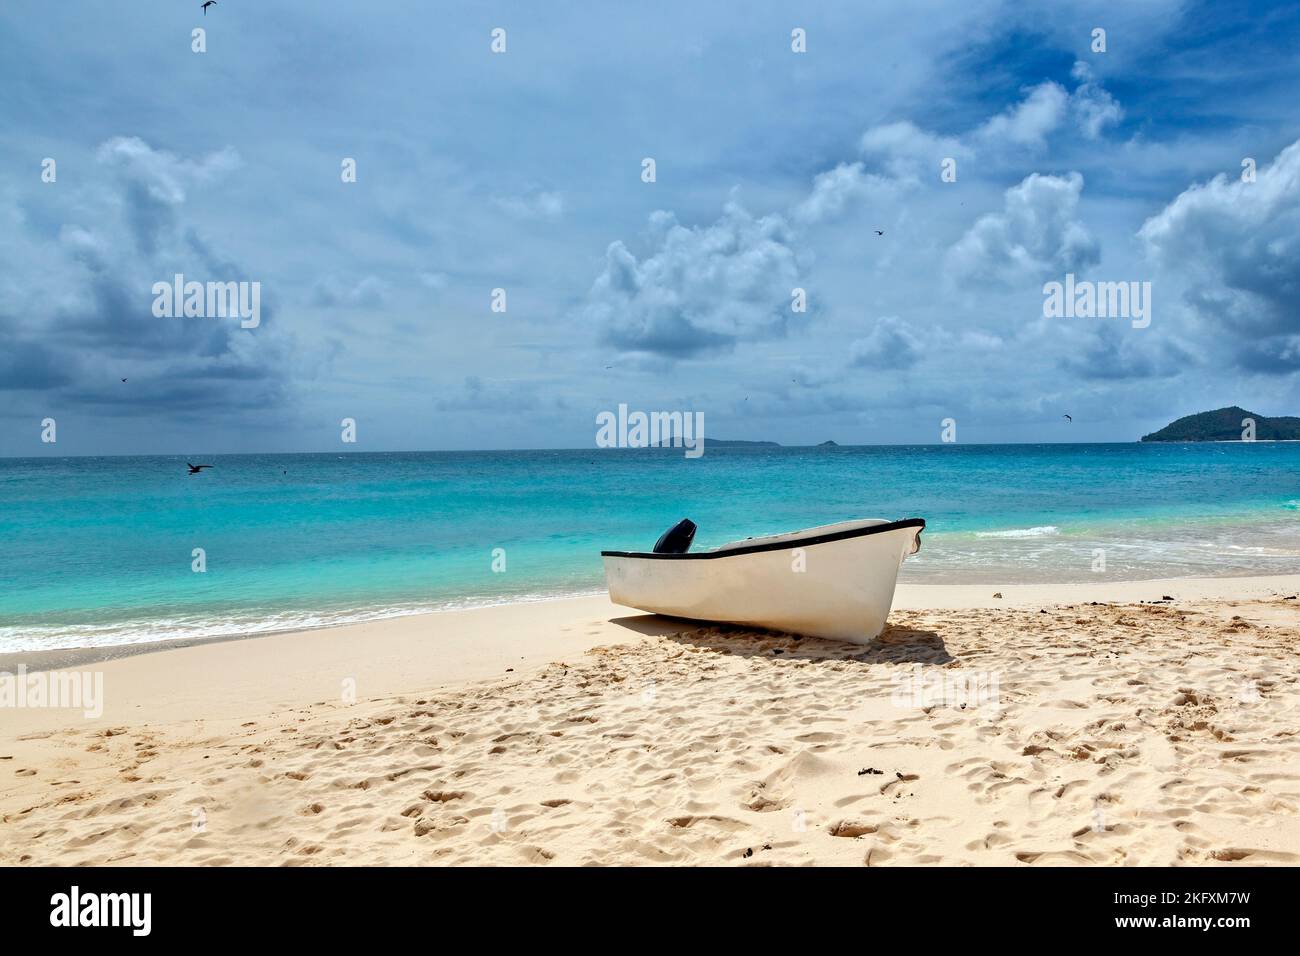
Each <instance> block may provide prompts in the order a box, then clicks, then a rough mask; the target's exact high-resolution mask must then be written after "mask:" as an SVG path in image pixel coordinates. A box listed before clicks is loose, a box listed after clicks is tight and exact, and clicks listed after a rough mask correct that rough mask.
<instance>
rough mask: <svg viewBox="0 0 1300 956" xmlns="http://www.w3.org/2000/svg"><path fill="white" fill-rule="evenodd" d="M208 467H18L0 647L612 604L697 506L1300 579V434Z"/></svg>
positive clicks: (1073, 555)
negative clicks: (895, 525)
mask: <svg viewBox="0 0 1300 956" xmlns="http://www.w3.org/2000/svg"><path fill="white" fill-rule="evenodd" d="M203 460H204V461H210V462H211V463H212V464H213V465H214V466H215V467H214V468H213V469H212V470H211V471H205V472H203V473H202V474H201V475H197V476H192V477H191V476H189V475H187V474H186V471H187V469H186V468H185V465H184V459H182V458H178V457H170V456H159V457H109V458H28V459H14V458H10V459H0V652H2V651H17V650H32V649H44V648H57V647H71V646H86V645H108V644H127V643H136V642H142V641H156V640H166V639H171V638H182V637H205V636H220V635H233V634H251V633H259V632H267V631H276V630H285V629H300V628H308V627H316V626H324V625H329V624H336V623H342V622H347V621H357V620H366V619H374V618H381V617H387V616H393V615H400V614H409V613H414V612H418V611H425V610H434V609H441V608H452V607H467V606H474V605H484V604H494V603H502V602H508V601H524V600H541V599H545V598H549V597H556V596H562V595H572V594H591V593H599V592H600V591H602V590H603V573H602V567H601V560H600V550H601V549H602V548H613V549H633V550H648V549H649V548H650V547H651V546H652V545H653V544H654V541H655V539H656V538H657V537H658V535H659V534H660V533H661V532H662V531H663V530H664V529H665V528H667V527H668V526H669V525H671V524H673V523H674V522H676V521H677V520H678V519H680V518H682V517H689V518H691V519H693V520H694V521H695V522H696V523H697V524H698V525H699V532H698V534H697V535H696V545H695V546H696V547H697V548H708V547H712V546H714V545H718V544H721V543H723V542H725V541H729V540H733V539H736V538H743V537H747V536H751V535H761V534H768V533H774V532H780V531H790V530H794V529H798V528H803V527H810V526H813V525H819V524H827V523H830V522H834V521H841V520H845V519H849V518H858V517H880V518H887V519H896V518H905V517H914V516H917V517H923V518H925V519H926V521H927V522H928V527H927V530H926V532H925V534H924V536H923V548H922V551H921V553H920V554H919V555H917V556H916V557H914V558H909V559H908V561H907V563H906V564H905V566H904V570H903V577H904V579H906V580H910V581H916V582H936V583H939V582H987V583H996V584H1012V583H1025V582H1035V581H1089V580H1115V579H1149V578H1162V577H1179V576H1195V575H1224V574H1243V575H1244V574H1274V573H1288V572H1300V444H1290V443H1268V442H1255V443H1249V444H1244V443H1225V444H1178V445H1150V444H1148V445H1143V444H1138V443H1132V444H1113V445H1082V444H1080V445H1061V444H1055V445H920V446H866V447H835V448H784V447H782V448H778V447H770V448H769V447H757V448H710V449H708V451H707V452H706V453H705V454H704V456H703V457H701V458H698V459H686V458H685V457H684V456H683V454H682V452H681V450H680V449H627V450H604V449H602V450H575V451H506V452H428V453H386V454H365V453H350V454H313V455H227V456H217V457H215V458H205V459H203ZM196 548H201V549H203V553H204V557H205V561H206V570H205V571H204V572H202V573H198V572H195V571H194V570H193V567H192V565H193V562H194V560H195V558H194V557H193V555H194V549H196ZM497 549H500V550H497ZM1098 549H1100V550H1101V551H1103V552H1104V555H1105V570H1104V571H1096V570H1093V569H1094V566H1095V565H1096V563H1097V558H1096V552H1097V550H1098ZM494 565H495V569H494Z"/></svg>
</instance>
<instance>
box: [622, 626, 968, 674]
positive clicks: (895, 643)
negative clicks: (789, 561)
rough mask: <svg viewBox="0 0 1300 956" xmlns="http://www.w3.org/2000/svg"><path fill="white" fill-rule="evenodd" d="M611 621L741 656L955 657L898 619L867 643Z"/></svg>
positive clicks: (887, 660)
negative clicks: (898, 621)
mask: <svg viewBox="0 0 1300 956" xmlns="http://www.w3.org/2000/svg"><path fill="white" fill-rule="evenodd" d="M611 623H613V624H617V625H619V626H620V627H626V628H628V629H629V630H633V631H636V632H637V633H639V634H645V635H647V636H653V637H663V638H667V639H668V640H670V641H676V642H677V643H679V644H689V645H691V646H692V647H697V648H702V649H708V650H713V651H721V652H722V653H725V654H734V655H736V656H737V657H769V658H775V657H780V658H784V659H786V660H811V661H858V662H860V663H863V664H947V663H949V662H950V661H953V660H955V658H954V657H953V656H952V655H951V654H949V653H948V648H947V647H946V646H945V644H944V642H943V638H942V637H940V636H939V635H938V634H937V633H936V632H934V631H927V630H922V629H919V628H914V627H907V626H905V625H900V624H887V625H885V630H884V631H883V632H882V633H881V635H880V636H879V637H878V638H876V639H875V640H874V641H872V642H871V643H870V644H867V645H865V646H864V645H862V644H849V643H848V642H846V641H828V640H825V639H823V638H820V637H800V636H798V635H797V634H785V633H781V632H778V631H767V630H763V629H762V628H754V627H741V626H740V625H736V624H701V623H700V622H698V621H687V620H683V619H680V618H673V617H665V616H664V615H662V614H639V615H630V616H628V617H619V618H614V619H613V620H612V621H611Z"/></svg>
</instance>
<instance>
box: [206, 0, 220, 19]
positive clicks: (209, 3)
mask: <svg viewBox="0 0 1300 956" xmlns="http://www.w3.org/2000/svg"><path fill="white" fill-rule="evenodd" d="M216 5H217V0H205V2H204V4H203V15H204V16H205V17H206V16H207V15H208V7H215V6H216Z"/></svg>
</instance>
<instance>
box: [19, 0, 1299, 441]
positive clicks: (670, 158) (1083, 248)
mask: <svg viewBox="0 0 1300 956" xmlns="http://www.w3.org/2000/svg"><path fill="white" fill-rule="evenodd" d="M723 7H729V8H731V10H732V11H733V12H730V13H727V12H723V10H722V9H721V8H723ZM1048 10H1050V11H1051V12H1050V13H1049V12H1047V11H1048ZM195 27H204V28H206V31H207V34H206V47H207V50H206V52H204V53H196V52H193V50H192V42H193V41H192V36H191V31H192V30H193V29H194V28H195ZM494 28H501V29H503V30H504V31H505V44H506V50H505V52H504V53H499V54H498V53H493V51H492V49H491V44H492V35H491V34H492V31H493V30H494ZM796 28H799V29H802V30H803V31H805V33H806V52H802V53H797V52H794V51H793V50H792V49H791V47H792V39H791V31H792V30H795V29H796ZM1096 28H1102V29H1104V30H1105V45H1106V49H1105V52H1094V50H1093V46H1094V33H1093V31H1094V30H1095V29H1096ZM1297 39H1300V8H1296V7H1295V6H1294V5H1291V6H1289V7H1288V6H1287V5H1283V4H1277V5H1272V4H1266V3H1252V4H1224V3H1212V4H1197V3H1183V2H1175V0H1149V2H1144V3H1140V4H1138V3H1133V2H1131V0H1123V2H1089V3H1074V2H1068V0H1054V2H1052V3H1051V4H1025V3H1017V2H1008V3H1002V2H985V0H961V2H951V0H950V2H945V3H931V2H924V0H911V2H908V3H906V4H878V3H872V4H865V3H838V2H822V3H817V4H796V3H789V2H786V3H776V2H746V3H743V4H742V3H738V2H736V3H727V4H698V3H680V4H679V3H666V4H640V5H638V4H624V3H619V4H613V3H608V2H594V0H593V2H563V0H559V2H555V3H549V4H538V3H535V2H512V3H475V4H464V3H448V2H433V3H430V2H427V0H425V2H418V3H416V2H398V0H393V2H382V0H381V2H375V3H367V4H349V5H346V7H345V5H343V4H322V3H319V2H306V0H287V2H278V3H275V4H265V3H255V2H252V0H219V2H218V5H217V6H215V7H213V8H210V9H209V11H208V14H207V15H206V16H204V15H203V14H202V12H201V11H200V9H199V4H198V2H197V0H194V2H188V0H186V2H181V0H167V2H161V0H136V2H132V3H129V4H104V3H90V2H79V0H78V2H65V3H58V4H49V3H44V2H35V0H9V2H7V3H5V4H4V5H3V6H2V7H0V89H3V90H4V94H3V96H2V97H0V454H4V455H29V454H50V453H55V454H140V453H153V452H158V453H180V454H202V453H205V452H206V453H209V454H215V453H220V452H235V451H318V450H336V449H340V448H341V447H343V446H341V445H340V426H339V423H340V420H341V419H343V418H345V417H350V418H354V419H355V420H356V422H357V434H358V442H357V445H355V446H347V447H349V448H353V447H355V448H356V449H357V450H390V449H440V448H529V447H589V446H591V445H592V443H593V441H594V436H595V432H596V426H595V416H596V415H597V414H598V413H599V412H600V411H602V410H606V409H614V408H616V407H617V406H618V404H619V403H621V402H625V403H627V404H628V405H629V406H630V407H631V408H633V409H644V410H647V411H653V410H676V409H680V410H692V411H702V412H703V413H704V415H705V425H706V434H707V435H710V436H712V437H717V438H746V439H772V440H776V441H780V442H783V443H789V444H801V443H804V444H807V443H816V442H820V441H822V440H825V439H828V438H829V439H834V440H836V441H838V442H840V443H842V444H848V443H855V444H856V443H898V442H934V441H938V440H939V431H940V421H941V419H944V418H953V419H955V420H956V422H957V428H958V438H959V440H961V441H985V442H989V441H1063V440H1075V441H1128V440H1132V439H1135V438H1137V437H1138V436H1140V435H1141V434H1143V433H1144V432H1147V431H1151V430H1154V429H1155V428H1157V427H1159V426H1161V425H1163V424H1165V423H1167V422H1168V421H1170V420H1171V419H1173V418H1176V417H1178V416H1181V415H1184V414H1188V413H1191V412H1194V411H1201V410H1205V409H1209V408H1214V407H1219V406H1222V405H1228V404H1240V405H1244V406H1246V407H1247V408H1250V409H1252V410H1255V411H1258V412H1260V413H1263V414H1300V381H1298V379H1297V373H1298V372H1300V142H1298V141H1300V106H1298V105H1297V98H1296V90H1297V89H1300V59H1298V58H1297V57H1296V56H1295V55H1294V54H1295V47H1296V42H1297ZM47 158H48V159H53V160H55V164H56V165H55V174H56V178H55V181H54V182H45V181H43V178H42V172H43V168H44V166H43V161H44V160H46V159H47ZM345 158H352V159H355V161H356V170H357V177H356V178H357V181H356V182H355V183H345V182H343V181H342V177H341V164H342V162H343V160H344V159H345ZM646 158H652V159H653V160H654V162H655V181H654V182H645V181H643V160H645V159H646ZM1247 158H1249V159H1252V160H1253V161H1254V164H1255V167H1256V169H1257V173H1256V176H1255V180H1254V182H1245V181H1243V178H1242V173H1243V166H1242V163H1243V160H1245V159H1247ZM945 160H953V161H955V170H956V180H955V181H954V182H945V181H943V178H942V177H941V171H942V164H943V163H944V161H945ZM47 178H48V177H47ZM876 230H881V231H883V233H884V234H883V235H877V233H876ZM178 272H179V273H182V274H184V275H185V277H186V278H187V279H193V280H198V281H223V282H224V281H246V282H254V281H255V282H259V283H260V284H261V290H262V292H261V295H262V314H261V319H262V321H261V324H260V326H258V327H257V328H256V329H242V328H240V324H239V322H238V320H233V319H221V318H195V317H191V318H184V317H182V318H165V317H164V318H158V317H155V316H154V314H153V310H152V306H153V299H154V296H153V292H152V287H153V284H154V283H155V282H158V281H169V280H170V279H171V277H172V276H173V275H174V274H175V273H178ZM1066 273H1074V274H1075V275H1076V276H1077V277H1078V278H1079V279H1080V280H1093V281H1149V282H1150V283H1151V289H1152V300H1151V322H1150V325H1149V326H1148V327H1146V328H1134V327H1133V326H1132V323H1130V322H1129V321H1128V320H1126V319H1097V318H1090V319H1084V318H1045V317H1044V315H1043V300H1044V295H1043V285H1044V283H1045V282H1049V281H1053V280H1056V281H1061V280H1063V279H1064V276H1065V275H1066ZM498 288H500V289H504V290H506V311H505V312H493V311H492V309H491V304H492V290H493V289H498ZM796 288H801V289H804V290H806V296H807V310H806V311H804V312H798V311H795V310H794V309H792V290H794V289H796ZM123 378H126V379H127V381H126V382H122V381H121V380H122V379H123ZM1066 413H1068V414H1070V415H1072V416H1073V419H1074V422H1073V424H1072V425H1070V424H1066V423H1065V422H1064V419H1063V418H1062V415H1063V414H1066ZM46 417H52V418H54V419H56V421H57V422H58V442H57V445H55V446H51V445H42V444H41V442H40V431H41V428H40V422H41V420H42V419H43V418H46Z"/></svg>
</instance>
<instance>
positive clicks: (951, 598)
mask: <svg viewBox="0 0 1300 956" xmlns="http://www.w3.org/2000/svg"><path fill="white" fill-rule="evenodd" d="M1284 590H1289V592H1290V593H1292V594H1296V593H1300V573H1295V574H1269V575H1264V574H1244V575H1219V576H1214V577H1186V578H1150V579H1143V580H1124V581H1116V580H1104V581H1095V582H1094V581H1089V582H1064V583H1052V582H1043V583H1031V584H1003V585H998V584H985V583H983V582H976V583H964V584H952V583H945V584H932V583H919V582H918V583H911V582H908V581H906V580H903V579H901V578H900V580H899V582H898V586H897V589H896V591H895V594H894V602H893V610H894V611H900V610H922V609H925V608H927V607H928V608H933V609H948V610H957V609H963V608H996V607H1008V608H1010V607H1018V606H1029V605H1032V604H1040V605H1053V606H1058V605H1065V604H1071V603H1081V602H1082V603H1086V602H1088V601H1105V602H1112V603H1113V602H1136V601H1151V600H1159V599H1160V598H1161V597H1162V596H1163V595H1165V594H1170V595H1171V596H1172V597H1174V598H1176V599H1177V598H1180V597H1184V596H1193V597H1196V598H1197V599H1215V600H1231V599H1233V598H1234V597H1258V596H1263V595H1266V594H1273V593H1277V592H1280V591H1284ZM1155 591H1160V594H1155V593H1154V592H1155ZM995 593H1000V594H1002V595H1003V597H1002V598H1000V599H998V598H994V597H992V595H993V594H995ZM587 601H600V602H603V603H604V604H606V605H608V606H609V607H610V608H612V609H614V610H615V611H620V612H622V614H623V615H641V616H644V617H648V618H654V617H657V616H656V615H649V614H645V612H642V611H637V610H635V609H633V608H623V607H621V606H618V605H614V604H611V603H610V602H609V601H608V600H607V598H606V597H605V594H604V591H603V589H601V590H599V591H595V592H584V593H579V594H563V595H557V596H554V597H538V598H528V599H524V600H506V601H499V602H493V603H490V604H478V605H473V606H470V607H454V608H440V609H435V610H427V611H412V612H410V613H405V614H393V615H387V616H383V617H375V618H370V619H363V620H360V621H351V622H348V623H343V624H322V625H319V626H316V627H299V628H284V629H279V630H267V631H256V632H251V633H248V632H244V633H239V632H235V633H230V634H214V635H210V636H204V637H182V638H174V639H169V640H161V641H137V642H132V643H124V644H100V645H87V646H72V647H59V648H50V649H48V650H30V651H0V672H13V670H14V668H16V667H17V666H18V665H19V664H23V665H25V667H26V670H27V671H28V672H29V673H31V672H36V671H47V670H61V669H69V668H77V667H84V666H86V665H89V664H98V663H107V662H111V661H119V660H125V659H128V658H133V657H138V656H141V655H148V654H159V653H165V652H169V651H179V650H185V649H191V648H199V647H205V646H210V645H214V644H229V643H240V642H244V641H261V640H268V639H276V638H303V637H306V636H308V635H313V634H317V635H319V634H329V633H331V632H338V631H344V630H348V631H350V630H351V629H358V630H364V631H366V632H369V631H370V630H372V629H384V628H385V626H386V625H389V624H391V623H393V622H416V623H414V624H411V625H409V626H423V625H424V624H425V623H427V624H428V625H430V626H433V625H434V624H436V622H437V621H438V620H441V619H442V618H443V617H444V616H445V615H462V614H480V613H483V612H491V611H494V610H498V609H503V608H513V609H526V608H529V607H539V606H547V605H563V604H566V603H571V604H572V605H573V606H574V607H575V609H576V608H577V607H578V606H579V605H580V604H581V603H582V602H587ZM659 620H664V621H666V620H669V619H667V618H659Z"/></svg>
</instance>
